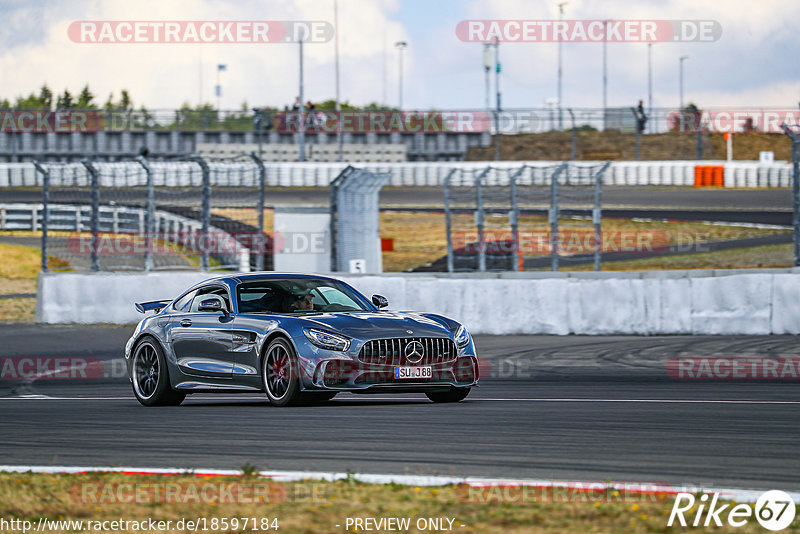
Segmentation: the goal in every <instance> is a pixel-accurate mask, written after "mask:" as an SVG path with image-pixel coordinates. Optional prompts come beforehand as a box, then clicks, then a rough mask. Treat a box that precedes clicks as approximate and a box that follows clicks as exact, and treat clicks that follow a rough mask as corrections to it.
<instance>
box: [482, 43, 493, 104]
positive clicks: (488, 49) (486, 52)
mask: <svg viewBox="0 0 800 534" xmlns="http://www.w3.org/2000/svg"><path fill="white" fill-rule="evenodd" d="M491 70H492V44H491V43H485V44H484V45H483V72H484V74H485V76H486V106H485V107H486V113H491V110H492V105H491V104H490V101H489V91H491V88H490V87H489V85H490V83H489V73H490V72H491Z"/></svg>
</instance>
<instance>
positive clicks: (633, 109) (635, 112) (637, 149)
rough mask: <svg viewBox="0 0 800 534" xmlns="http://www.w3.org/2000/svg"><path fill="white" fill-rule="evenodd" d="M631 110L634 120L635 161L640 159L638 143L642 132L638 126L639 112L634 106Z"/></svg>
mask: <svg viewBox="0 0 800 534" xmlns="http://www.w3.org/2000/svg"><path fill="white" fill-rule="evenodd" d="M631 112H632V113H633V120H635V121H636V161H639V160H640V157H639V146H640V145H639V143H640V141H641V139H640V138H641V135H642V132H641V129H642V128H641V126H640V121H639V119H640V118H639V113H638V112H637V111H636V108H631Z"/></svg>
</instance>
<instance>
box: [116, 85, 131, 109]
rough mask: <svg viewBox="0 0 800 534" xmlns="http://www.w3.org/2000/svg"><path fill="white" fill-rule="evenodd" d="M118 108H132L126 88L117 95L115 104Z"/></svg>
mask: <svg viewBox="0 0 800 534" xmlns="http://www.w3.org/2000/svg"><path fill="white" fill-rule="evenodd" d="M117 107H118V108H121V109H124V110H126V111H127V110H132V109H133V100H131V97H130V95H129V94H128V90H127V89H123V90H122V92H121V93H120V97H119V104H118V105H117Z"/></svg>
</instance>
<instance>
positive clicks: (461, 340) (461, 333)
mask: <svg viewBox="0 0 800 534" xmlns="http://www.w3.org/2000/svg"><path fill="white" fill-rule="evenodd" d="M456 345H457V346H458V348H460V349H462V348H464V347H466V346H467V345H469V332H467V329H466V328H465V327H464V326H463V325H462V326H459V327H458V331H457V332H456Z"/></svg>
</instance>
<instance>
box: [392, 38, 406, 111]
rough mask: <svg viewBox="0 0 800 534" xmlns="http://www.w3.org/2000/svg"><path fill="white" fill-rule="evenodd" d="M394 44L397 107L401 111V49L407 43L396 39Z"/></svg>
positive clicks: (404, 47)
mask: <svg viewBox="0 0 800 534" xmlns="http://www.w3.org/2000/svg"><path fill="white" fill-rule="evenodd" d="M394 46H395V47H396V48H397V54H398V56H397V78H398V83H397V100H398V109H400V111H403V50H405V49H406V48H407V47H408V43H407V42H405V41H397V42H396V43H395V44H394Z"/></svg>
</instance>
